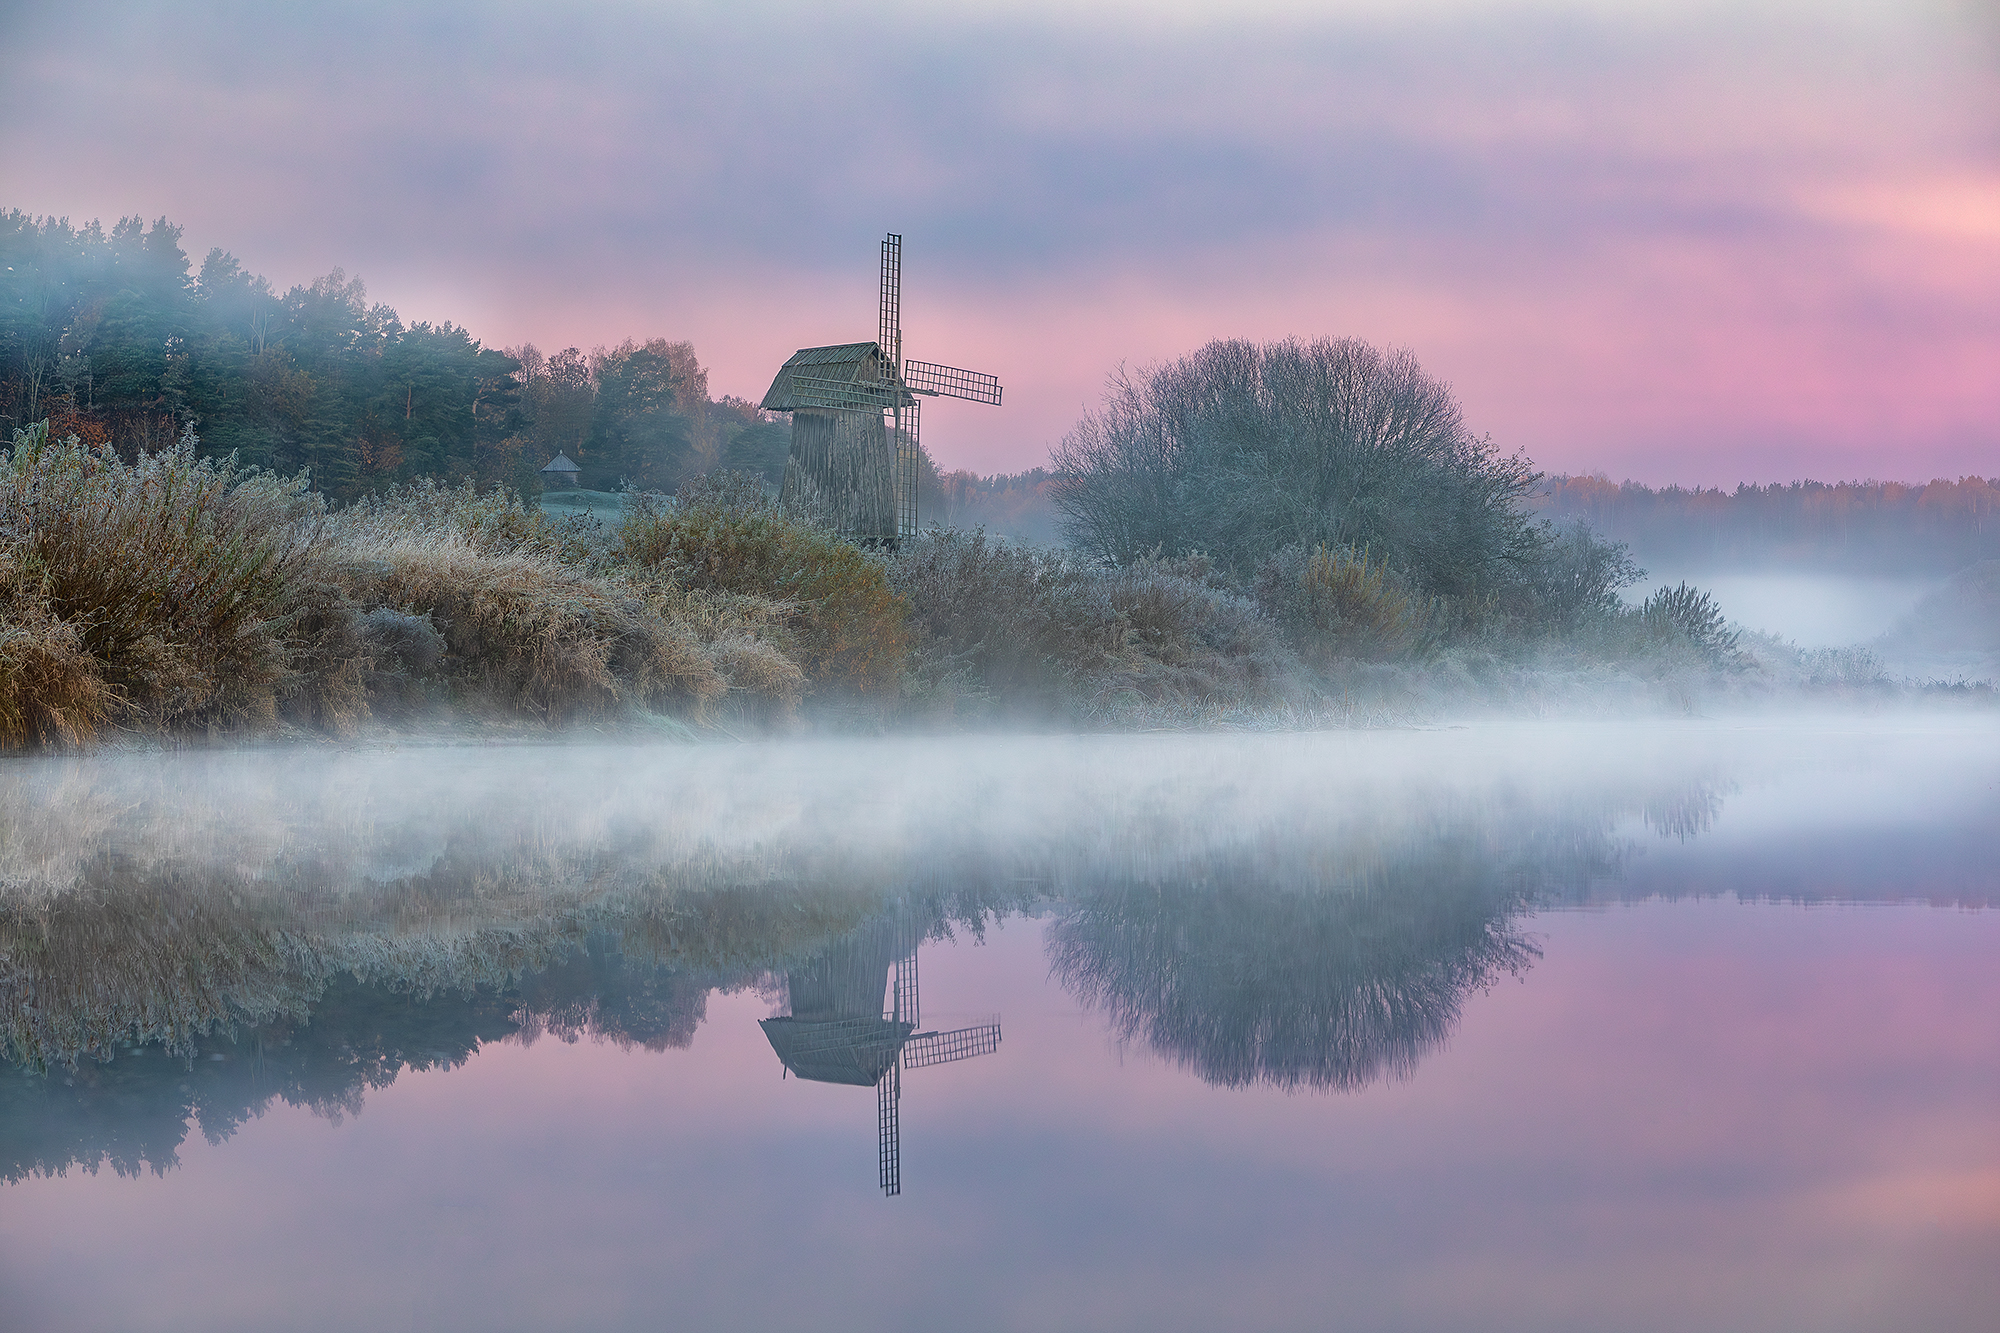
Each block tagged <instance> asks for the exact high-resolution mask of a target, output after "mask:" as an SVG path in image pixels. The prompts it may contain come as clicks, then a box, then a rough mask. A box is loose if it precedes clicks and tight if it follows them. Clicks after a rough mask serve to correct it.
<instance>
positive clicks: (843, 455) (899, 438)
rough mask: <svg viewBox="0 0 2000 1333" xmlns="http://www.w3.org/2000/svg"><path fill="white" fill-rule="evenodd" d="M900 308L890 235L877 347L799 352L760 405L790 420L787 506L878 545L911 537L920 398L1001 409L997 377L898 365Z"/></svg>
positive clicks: (897, 239)
mask: <svg viewBox="0 0 2000 1333" xmlns="http://www.w3.org/2000/svg"><path fill="white" fill-rule="evenodd" d="M902 309H903V238H902V237H901V236H898V235H896V234H894V233H891V234H890V235H889V236H888V237H886V238H885V239H884V240H883V242H882V304H881V311H880V318H879V321H878V327H877V331H876V333H877V337H876V341H874V342H861V343H835V344H833V345H831V346H827V347H804V348H800V349H799V350H798V351H797V352H795V353H793V354H792V357H791V359H790V360H788V361H786V362H785V364H784V365H783V366H782V367H780V368H779V370H778V375H777V378H776V379H774V380H772V381H771V388H770V391H769V392H768V393H766V394H765V395H764V401H763V402H762V403H761V404H759V406H761V407H762V408H763V409H764V410H765V411H767V412H790V413H791V414H792V448H791V454H790V455H789V457H788V458H787V459H786V461H785V482H784V491H783V500H784V503H785V504H786V505H787V506H788V507H794V508H798V509H803V510H806V511H808V512H817V513H819V514H821V515H823V516H824V517H825V518H826V519H827V520H828V521H829V522H831V523H832V525H833V526H834V527H835V528H836V530H838V531H839V532H840V533H842V534H843V535H845V536H848V537H851V538H853V539H854V540H856V541H862V542H867V543H870V544H874V545H886V546H894V545H895V544H896V543H897V542H898V541H900V540H902V539H903V538H907V537H910V536H913V535H915V533H916V531H917V484H918V478H919V467H920V463H919V460H920V458H921V457H922V454H921V445H920V442H919V440H920V430H921V415H922V403H921V399H922V398H926V397H928V398H940V397H943V398H964V399H968V400H970V401H972V402H975V403H988V404H991V405H992V406H995V407H998V406H999V405H1000V381H999V379H998V378H997V377H995V376H992V375H987V374H984V373H982V372H980V371H976V370H960V369H958V368H957V367H955V366H943V365H937V364H935V363H933V362H929V361H914V360H910V361H906V360H904V359H903V316H902Z"/></svg>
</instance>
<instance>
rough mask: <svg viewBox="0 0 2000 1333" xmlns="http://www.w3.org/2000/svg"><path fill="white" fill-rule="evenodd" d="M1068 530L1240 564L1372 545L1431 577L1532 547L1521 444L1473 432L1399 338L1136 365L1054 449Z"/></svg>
mask: <svg viewBox="0 0 2000 1333" xmlns="http://www.w3.org/2000/svg"><path fill="white" fill-rule="evenodd" d="M1054 470H1055V471H1056V473H1057V474H1058V480H1057V482H1056V484H1055V486H1054V487H1053V490H1054V494H1055V499H1056V503H1057V505H1058V506H1059V507H1060V509H1061V511H1062V513H1063V515H1064V518H1065V520H1066V522H1065V526H1066V529H1067V532H1068V534H1069V537H1070V539H1071V541H1072V542H1074V543H1075V544H1077V545H1079V546H1082V547H1084V548H1086V549H1089V550H1093V551H1097V552H1099V553H1101V554H1104V555H1108V556H1111V557H1113V558H1115V559H1119V560H1130V559H1132V558H1134V557H1135V556H1138V555H1140V554H1143V553H1145V552H1147V551H1150V550H1153V549H1155V548H1159V549H1163V550H1165V551H1166V552H1168V553H1170V554H1171V553H1179V552H1184V551H1189V550H1195V549H1202V550H1206V551H1208V552H1210V553H1211V554H1213V555H1215V556H1217V557H1219V558H1221V559H1223V560H1225V561H1227V562H1228V563H1230V564H1231V565H1234V566H1236V567H1237V568H1238V569H1239V570H1242V571H1245V572H1247V571H1248V570H1250V569H1253V568H1255V566H1256V565H1257V564H1258V563H1259V562H1261V561H1262V560H1264V559H1265V558H1267V557H1268V556H1270V555H1271V554H1272V553H1273V552H1275V551H1278V550H1280V549H1282V548H1284V547H1287V546H1293V545H1300V544H1303V545H1305V546H1308V547H1311V546H1315V545H1327V546H1353V547H1366V548H1368V549H1370V550H1372V551H1374V552H1375V553H1376V554H1377V555H1378V556H1381V557H1384V558H1386V559H1388V560H1389V561H1390V562H1391V563H1392V564H1394V565H1395V566H1397V567H1398V568H1400V569H1402V570H1404V571H1405V572H1406V573H1408V574H1410V575H1411V576H1413V577H1414V578H1415V579H1416V580H1417V581H1418V582H1419V583H1420V584H1422V585H1424V586H1426V587H1428V588H1431V589H1433V590H1436V591H1463V590H1466V589H1468V588H1470V587H1472V586H1475V585H1477V584H1479V583H1481V582H1483V581H1485V579H1486V578H1487V577H1488V576H1489V575H1491V574H1493V573H1495V572H1498V571H1500V570H1501V569H1502V568H1504V567H1509V566H1511V565H1512V564H1514V563H1516V562H1519V561H1521V560H1523V559H1526V558H1529V557H1531V556H1532V555H1533V553H1534V551H1535V550H1536V549H1537V544H1536V541H1535V538H1534V535H1533V532H1532V530H1531V529H1530V527H1529V525H1528V521H1527V518H1526V516H1525V514H1524V513H1523V511H1522V508H1521V505H1520V503H1519V502H1520V501H1521V499H1522V498H1523V497H1524V496H1525V495H1526V494H1527V493H1528V491H1529V490H1530V488H1531V487H1532V486H1533V485H1534V483H1535V481H1536V480H1537V474H1536V473H1535V472H1534V471H1533V469H1532V467H1531V466H1530V465H1529V463H1528V462H1527V460H1526V459H1525V458H1522V457H1521V456H1519V455H1518V454H1517V455H1512V456H1506V455H1502V454H1500V453H1499V451H1498V450H1497V449H1496V448H1495V447H1494V446H1493V444H1492V443H1491V441H1489V440H1485V439H1482V438H1479V437H1476V436H1474V435H1473V434H1472V433H1471V431H1470V430H1469V429H1467V427H1466V425H1465V422H1464V417H1463V414H1462V413H1461V411H1460V409H1459V406H1458V403H1457V401H1456V400H1455V399H1454V398H1453V397H1452V395H1451V391H1450V389H1449V387H1448V386H1446V385H1445V384H1443V383H1441V382H1439V381H1437V380H1435V379H1432V378H1431V377H1429V376H1428V375H1426V374H1425V373H1424V372H1423V370H1422V368H1421V367H1420V366H1419V365H1418V364H1417V361H1416V358H1415V357H1413V356H1411V355H1410V354H1409V353H1407V352H1387V353H1384V352H1381V351H1378V350H1377V349H1375V348H1373V347H1371V346H1369V345H1368V344H1367V343H1364V342H1360V341H1357V340H1355V339H1338V340H1333V339H1320V340H1316V341H1313V342H1300V341H1297V340H1286V341H1284V342H1278V343H1269V344H1263V345H1258V344H1252V343H1248V342H1242V341H1226V342H1213V343H1210V344H1209V345H1208V346H1206V347H1204V348H1202V349H1201V350H1199V351H1197V352H1195V353H1193V354H1192V355H1189V356H1186V357H1183V358H1181V359H1180V360H1178V361H1173V362H1169V363H1167V364H1165V365H1162V366H1157V367H1153V368H1151V369H1148V370H1146V371H1144V372H1141V373H1139V374H1137V375H1133V374H1130V373H1128V372H1126V371H1124V370H1122V369H1121V370H1120V371H1119V372H1118V373H1117V374H1115V375H1114V376H1113V377H1112V379H1111V383H1110V387H1109V390H1108V392H1107V394H1106V397H1105V403H1104V406H1103V407H1102V408H1100V409H1099V410H1098V411H1097V412H1095V413H1092V414H1090V415H1087V416H1086V417H1085V418H1084V419H1083V421H1081V422H1080V423H1078V425H1077V427H1076V429H1075V430H1073V431H1071V432H1070V434H1069V435H1068V436H1066V437H1065V438H1064V439H1063V441H1062V442H1061V443H1060V444H1059V445H1058V446H1057V447H1056V449H1055V451H1054Z"/></svg>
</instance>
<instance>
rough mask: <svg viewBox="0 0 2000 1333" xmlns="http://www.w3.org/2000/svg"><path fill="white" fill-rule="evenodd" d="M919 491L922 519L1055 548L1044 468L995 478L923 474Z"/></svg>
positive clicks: (1049, 479)
mask: <svg viewBox="0 0 2000 1333" xmlns="http://www.w3.org/2000/svg"><path fill="white" fill-rule="evenodd" d="M924 480H925V487H924V490H923V491H922V492H921V493H920V495H919V499H920V500H921V502H922V504H921V512H922V515H923V521H924V522H926V523H930V522H932V521H936V522H938V523H940V524H943V525H944V526H945V527H948V528H967V529H971V528H984V529H986V531H988V532H990V533H993V534H995V535H996V536H1001V537H1012V538H1015V539H1017V540H1019V541H1025V542H1032V543H1034V544H1036V545H1038V546H1059V545H1061V544H1062V532H1061V530H1060V529H1059V528H1058V527H1057V526H1056V520H1057V514H1056V505H1055V497H1054V494H1053V491H1052V490H1051V487H1052V486H1053V485H1054V483H1055V480H1056V478H1055V475H1054V474H1053V473H1051V472H1050V471H1049V470H1048V469H1047V468H1040V467H1038V468H1030V469H1029V470H1028V471H1026V472H1005V473H998V474H995V475H993V476H980V475H979V474H977V473H973V472H966V471H963V470H961V471H955V472H945V473H937V474H935V475H934V476H926V477H925V479H924Z"/></svg>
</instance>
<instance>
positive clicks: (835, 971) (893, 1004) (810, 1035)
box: [760, 916, 1000, 1197]
mask: <svg viewBox="0 0 2000 1333" xmlns="http://www.w3.org/2000/svg"><path fill="white" fill-rule="evenodd" d="M922 943H923V936H922V931H921V929H920V928H919V927H918V926H917V923H916V921H915V920H914V919H913V918H911V917H909V916H902V917H900V918H897V917H892V918H890V919H888V920H885V921H879V922H876V923H875V924H874V925H872V926H867V927H863V928H862V929H861V930H860V931H857V932H856V933H855V934H853V935H851V936H849V937H848V938H846V939H845V940H842V941H841V942H840V943H838V944H836V945H834V946H833V947H832V948H830V949H828V950H826V951H825V952H824V953H821V954H819V955H817V956H815V957H813V958H811V959H808V960H807V961H806V962H804V963H802V964H800V965H799V966H797V967H795V968H792V969H791V970H790V971H788V972H787V973H786V975H785V987H786V993H787V995H788V997H789V999H790V1004H791V1010H792V1012H791V1013H790V1014H788V1015H785V1016H783V1017H780V1018H767V1019H764V1020H762V1022H761V1024H760V1026H761V1027H762V1028H763V1029H764V1036H765V1038H766V1039H767V1040H768V1041H769V1042H770V1043H771V1049H772V1050H773V1051H775V1052H776V1053H777V1056H778V1060H779V1062H780V1063H782V1064H783V1065H784V1067H785V1069H786V1071H787V1072H788V1073H791V1074H795V1075H797V1076H798V1077H799V1078H803V1079H810V1080H812V1081H813V1082H816V1083H845V1084H848V1085H849V1086H852V1087H864V1088H865V1087H868V1086H869V1085H871V1084H872V1085H874V1088H875V1106H876V1119H877V1124H878V1128H879V1132H878V1135H877V1140H876V1157H877V1161H878V1163H879V1165H880V1168H881V1183H882V1193H883V1194H885V1195H888V1196H891V1197H894V1196H895V1195H898V1194H901V1193H902V1192H903V1121H902V1103H903V1074H904V1072H905V1071H906V1070H911V1069H924V1068H927V1067H929V1066H931V1065H945V1064H952V1063H954V1062H956V1061H959V1060H969V1059H971V1058H972V1057H973V1056H976V1055H990V1054H992V1053H993V1052H994V1051H997V1050H999V1049H1000V1019H999V1017H998V1016H997V1015H996V1016H994V1017H993V1018H990V1019H988V1020H987V1021H985V1022H982V1023H977V1024H974V1025H972V1026H969V1027H962V1028H955V1029H953V1030H951V1031H949V1032H936V1031H931V1032H919V1031H918V1030H917V1029H918V1027H919V1026H920V1025H921V1024H922V1022H923V1018H922V1015H921V1010H920V1006H919V1003H918V996H917V947H918V946H919V945H920V944H922ZM892 970H893V977H892ZM885 998H886V999H887V1000H888V1007H887V1008H886V1009H885V1008H884V1007H883V1001H884V999H885Z"/></svg>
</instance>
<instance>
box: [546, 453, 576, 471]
mask: <svg viewBox="0 0 2000 1333" xmlns="http://www.w3.org/2000/svg"><path fill="white" fill-rule="evenodd" d="M542 471H544V472H581V471H583V469H582V468H580V467H578V466H577V465H576V464H574V463H572V462H570V461H569V459H568V458H567V457H565V456H564V455H563V454H562V453H561V452H560V451H558V452H557V454H556V456H555V457H554V458H551V459H550V460H549V461H548V465H547V466H545V467H544V468H543V469H542Z"/></svg>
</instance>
